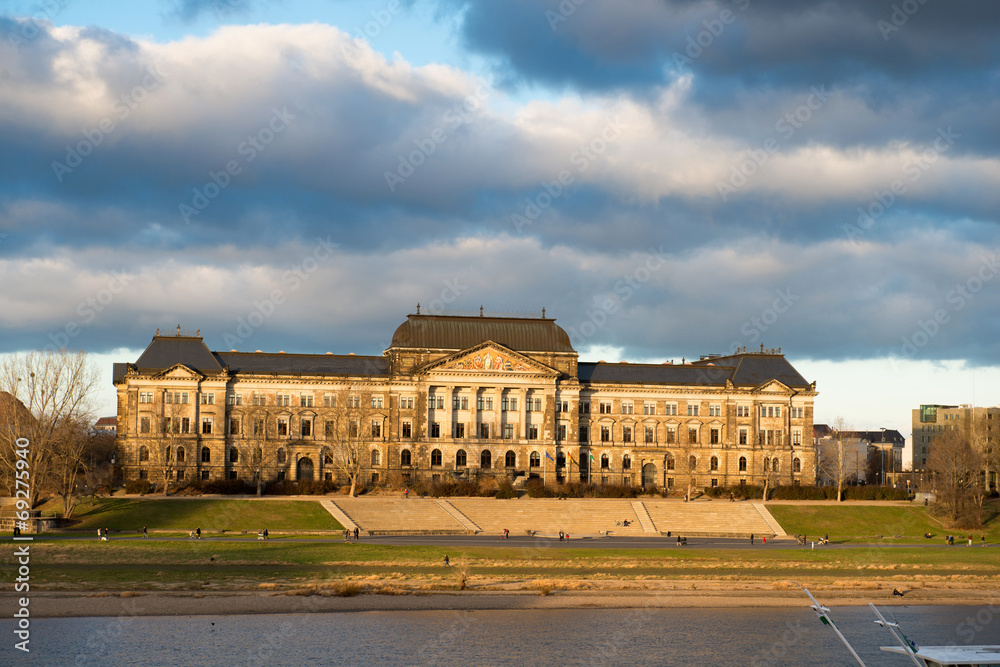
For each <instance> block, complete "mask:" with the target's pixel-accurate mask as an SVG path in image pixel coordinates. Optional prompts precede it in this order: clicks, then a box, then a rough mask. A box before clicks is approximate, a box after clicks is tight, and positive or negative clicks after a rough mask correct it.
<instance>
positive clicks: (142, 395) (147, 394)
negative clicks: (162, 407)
mask: <svg viewBox="0 0 1000 667" xmlns="http://www.w3.org/2000/svg"><path fill="white" fill-rule="evenodd" d="M139 402H140V403H152V402H153V392H151V391H140V392H139Z"/></svg>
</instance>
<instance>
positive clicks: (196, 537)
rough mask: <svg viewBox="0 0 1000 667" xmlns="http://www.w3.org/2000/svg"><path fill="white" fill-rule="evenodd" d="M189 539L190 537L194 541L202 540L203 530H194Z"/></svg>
mask: <svg viewBox="0 0 1000 667" xmlns="http://www.w3.org/2000/svg"><path fill="white" fill-rule="evenodd" d="M188 537H190V538H191V539H193V540H200V539H201V528H195V529H194V530H192V531H191V533H190V534H189V535H188Z"/></svg>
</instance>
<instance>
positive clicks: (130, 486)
mask: <svg viewBox="0 0 1000 667" xmlns="http://www.w3.org/2000/svg"><path fill="white" fill-rule="evenodd" d="M152 491H153V485H152V484H150V483H149V480H148V479H133V480H131V481H129V482H127V483H126V484H125V493H138V494H140V495H145V494H147V493H152Z"/></svg>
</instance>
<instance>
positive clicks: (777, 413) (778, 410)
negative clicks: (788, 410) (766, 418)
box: [774, 405, 781, 417]
mask: <svg viewBox="0 0 1000 667" xmlns="http://www.w3.org/2000/svg"><path fill="white" fill-rule="evenodd" d="M774 416H775V417H780V416H781V406H780V405H776V406H774Z"/></svg>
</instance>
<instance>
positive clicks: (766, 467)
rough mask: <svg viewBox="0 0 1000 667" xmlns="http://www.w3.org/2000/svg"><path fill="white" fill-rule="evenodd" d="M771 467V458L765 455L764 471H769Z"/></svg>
mask: <svg viewBox="0 0 1000 667" xmlns="http://www.w3.org/2000/svg"><path fill="white" fill-rule="evenodd" d="M770 468H771V459H770V458H768V457H767V456H765V457H764V472H767V471H768V470H769V469H770Z"/></svg>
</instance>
